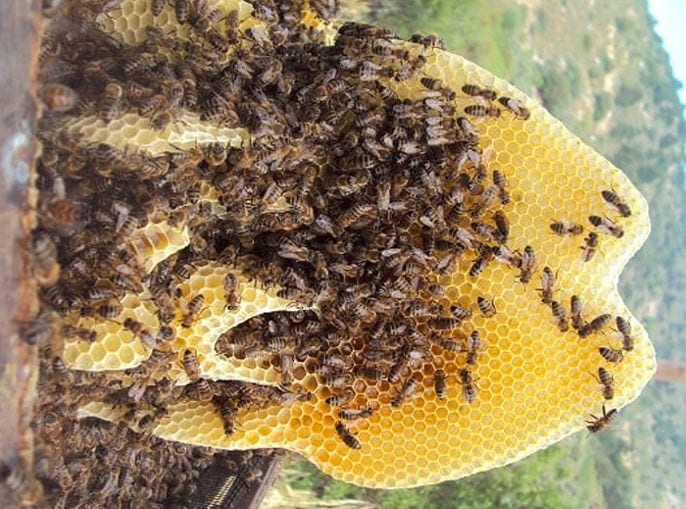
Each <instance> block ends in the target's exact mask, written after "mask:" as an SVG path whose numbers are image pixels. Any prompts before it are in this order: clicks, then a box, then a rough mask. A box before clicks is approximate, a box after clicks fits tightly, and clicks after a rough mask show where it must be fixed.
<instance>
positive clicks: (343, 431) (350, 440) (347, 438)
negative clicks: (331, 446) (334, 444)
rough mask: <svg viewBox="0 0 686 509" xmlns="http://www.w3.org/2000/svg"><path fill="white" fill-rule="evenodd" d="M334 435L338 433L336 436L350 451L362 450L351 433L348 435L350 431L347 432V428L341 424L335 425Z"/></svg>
mask: <svg viewBox="0 0 686 509" xmlns="http://www.w3.org/2000/svg"><path fill="white" fill-rule="evenodd" d="M336 433H338V436H339V438H340V439H341V440H342V441H343V443H344V444H345V445H347V446H348V447H350V448H351V449H356V450H357V449H361V448H362V445H361V444H360V441H359V440H358V439H357V438H355V436H354V435H353V434H352V433H350V430H348V428H346V427H345V425H344V424H343V423H342V422H337V423H336Z"/></svg>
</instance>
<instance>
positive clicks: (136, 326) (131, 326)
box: [122, 317, 158, 348]
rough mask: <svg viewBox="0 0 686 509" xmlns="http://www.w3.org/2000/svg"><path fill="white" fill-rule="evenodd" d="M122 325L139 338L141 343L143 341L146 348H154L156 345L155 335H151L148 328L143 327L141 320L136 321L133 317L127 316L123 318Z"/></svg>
mask: <svg viewBox="0 0 686 509" xmlns="http://www.w3.org/2000/svg"><path fill="white" fill-rule="evenodd" d="M122 326H123V327H124V328H125V329H126V330H128V331H130V332H131V333H132V334H133V335H134V336H135V337H137V338H138V339H140V341H141V343H143V344H144V345H145V346H147V347H148V348H155V347H157V346H158V344H157V337H156V336H155V335H153V333H152V332H150V331H149V330H148V329H146V328H145V327H143V324H142V323H141V322H138V321H136V320H134V319H133V318H130V317H129V318H126V319H125V320H124V323H122Z"/></svg>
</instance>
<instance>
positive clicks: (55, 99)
mask: <svg viewBox="0 0 686 509" xmlns="http://www.w3.org/2000/svg"><path fill="white" fill-rule="evenodd" d="M39 97H40V99H41V101H43V104H45V106H46V107H47V108H49V109H51V110H52V111H56V112H59V113H65V112H67V111H70V110H73V109H74V108H75V107H76V105H77V104H78V102H79V95H78V94H77V93H76V92H75V91H74V90H73V89H72V88H70V87H68V86H66V85H62V84H60V83H46V84H45V85H43V86H42V87H41V88H40V91H39Z"/></svg>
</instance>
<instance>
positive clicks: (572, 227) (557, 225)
mask: <svg viewBox="0 0 686 509" xmlns="http://www.w3.org/2000/svg"><path fill="white" fill-rule="evenodd" d="M550 229H551V230H552V231H553V232H554V233H557V234H558V235H580V234H581V233H583V231H584V227H583V226H581V225H580V224H577V223H573V222H571V221H567V220H565V219H561V220H560V221H554V222H552V223H550Z"/></svg>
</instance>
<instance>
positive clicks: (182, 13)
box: [174, 0, 191, 25]
mask: <svg viewBox="0 0 686 509" xmlns="http://www.w3.org/2000/svg"><path fill="white" fill-rule="evenodd" d="M190 10H191V6H190V2H189V0H174V14H176V20H177V21H178V22H179V23H180V24H181V25H184V24H185V23H186V22H187V21H188V17H189V15H190Z"/></svg>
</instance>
